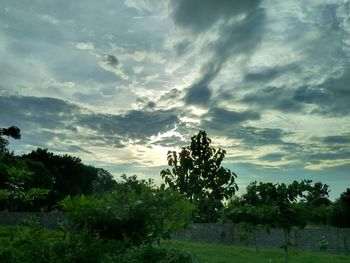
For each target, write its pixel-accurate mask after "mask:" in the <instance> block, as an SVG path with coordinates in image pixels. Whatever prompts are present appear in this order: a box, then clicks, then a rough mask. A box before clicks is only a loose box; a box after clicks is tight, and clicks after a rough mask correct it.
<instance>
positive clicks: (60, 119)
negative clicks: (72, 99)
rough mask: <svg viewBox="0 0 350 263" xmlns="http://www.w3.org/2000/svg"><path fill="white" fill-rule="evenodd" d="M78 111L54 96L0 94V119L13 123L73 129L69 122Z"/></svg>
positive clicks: (72, 105)
mask: <svg viewBox="0 0 350 263" xmlns="http://www.w3.org/2000/svg"><path fill="white" fill-rule="evenodd" d="M79 111H80V109H79V107H77V106H75V105H74V104H71V103H68V102H65V101H63V100H59V99H55V98H47V97H41V98H39V97H24V96H9V97H5V96H0V112H1V114H2V118H1V121H2V122H4V123H13V124H14V125H17V123H18V125H20V124H25V125H26V124H37V125H38V127H40V126H45V127H46V128H49V129H59V128H69V129H74V127H72V126H70V124H69V123H71V121H72V120H74V119H75V117H76V116H77V114H79Z"/></svg>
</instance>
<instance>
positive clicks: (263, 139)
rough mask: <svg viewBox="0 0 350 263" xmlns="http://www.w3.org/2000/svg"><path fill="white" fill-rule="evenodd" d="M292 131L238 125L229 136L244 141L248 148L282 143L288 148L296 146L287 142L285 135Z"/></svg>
mask: <svg viewBox="0 0 350 263" xmlns="http://www.w3.org/2000/svg"><path fill="white" fill-rule="evenodd" d="M289 134H290V133H288V132H285V131H283V130H282V129H273V128H257V127H252V126H247V127H243V126H241V127H237V128H235V129H233V130H232V131H231V132H230V133H229V136H230V137H231V138H234V139H239V140H242V141H243V144H244V146H245V147H247V148H259V147H261V146H265V145H280V146H281V147H283V148H285V149H288V148H290V147H294V146H295V145H294V144H291V143H286V142H285V141H284V140H283V137H284V136H286V135H289Z"/></svg>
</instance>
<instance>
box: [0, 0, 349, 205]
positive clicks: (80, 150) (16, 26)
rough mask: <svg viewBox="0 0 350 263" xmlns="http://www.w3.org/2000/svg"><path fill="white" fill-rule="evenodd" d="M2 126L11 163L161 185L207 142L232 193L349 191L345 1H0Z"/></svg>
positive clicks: (331, 195) (337, 194) (347, 50)
mask: <svg viewBox="0 0 350 263" xmlns="http://www.w3.org/2000/svg"><path fill="white" fill-rule="evenodd" d="M0 69H1V70H0V127H8V126H10V125H16V126H18V127H19V128H20V129H21V133H22V139H21V140H20V141H12V140H11V142H10V146H9V148H10V149H11V150H14V151H15V153H16V154H22V153H27V152H29V151H31V150H33V149H36V148H38V147H41V148H48V149H49V150H50V151H52V152H55V153H57V154H70V155H74V156H79V157H80V158H81V159H82V160H83V161H84V162H85V163H88V164H91V165H95V166H97V167H103V168H106V169H107V170H109V171H110V172H111V173H112V174H114V175H115V176H120V175H121V174H124V173H125V174H127V175H133V174H136V175H138V176H139V178H148V177H151V178H153V179H154V180H155V182H156V183H160V182H162V179H161V177H160V175H159V173H160V170H161V169H164V168H166V167H167V160H166V153H167V151H168V150H180V149H181V147H183V146H186V145H189V142H190V138H191V136H193V135H195V134H197V133H198V131H199V130H205V131H206V132H207V134H208V136H209V137H210V138H211V139H212V142H213V143H212V145H213V146H214V147H221V148H223V149H225V150H226V151H227V155H226V158H225V159H224V162H223V166H225V167H227V168H230V169H231V170H232V171H234V172H235V173H236V174H237V180H236V181H237V183H238V186H239V187H240V192H241V193H242V192H244V189H245V186H246V185H247V184H248V183H249V182H252V181H255V180H257V181H264V182H268V181H271V182H276V183H277V182H279V183H281V182H285V183H289V182H292V181H293V180H302V179H310V180H313V181H314V182H316V181H321V182H322V183H326V184H328V185H329V186H330V189H331V193H330V197H331V198H332V199H334V198H336V197H338V196H339V195H340V193H341V192H343V191H345V189H346V188H347V187H350V173H349V172H350V87H349V85H350V3H349V1H348V0H307V1H305V0H284V1H273V0H235V1H232V0H221V1H216V0H164V1H158V0H99V1H93V0H74V1H69V0H61V1H55V0H45V1H44V0H31V1H23V0H0Z"/></svg>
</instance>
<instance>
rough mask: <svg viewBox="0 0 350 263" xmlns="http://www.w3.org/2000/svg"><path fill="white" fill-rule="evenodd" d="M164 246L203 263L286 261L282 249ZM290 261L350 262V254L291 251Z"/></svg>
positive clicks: (166, 243) (178, 243)
mask: <svg viewBox="0 0 350 263" xmlns="http://www.w3.org/2000/svg"><path fill="white" fill-rule="evenodd" d="M162 246H164V247H169V248H170V247H171V248H177V249H181V250H184V251H186V252H189V253H191V254H192V255H195V256H197V258H198V259H199V260H200V262H201V263H264V262H267V263H277V262H285V256H284V253H283V251H282V250H272V249H260V252H259V253H258V254H257V253H256V251H255V249H254V248H245V247H234V246H229V245H217V244H202V243H194V242H188V241H174V240H170V241H164V242H163V243H162ZM289 262H290V263H350V256H339V255H333V254H326V253H310V252H302V251H291V252H290V256H289Z"/></svg>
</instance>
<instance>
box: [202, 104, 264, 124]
mask: <svg viewBox="0 0 350 263" xmlns="http://www.w3.org/2000/svg"><path fill="white" fill-rule="evenodd" d="M207 118H209V119H210V120H205V121H203V125H204V126H208V127H210V128H214V127H217V128H225V127H227V128H229V127H232V125H235V124H238V123H241V122H244V121H247V120H258V119H260V114H259V113H257V112H253V111H242V112H237V111H230V110H226V109H222V108H218V107H215V108H211V109H210V110H209V111H208V113H207V114H206V115H205V116H204V119H207Z"/></svg>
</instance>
